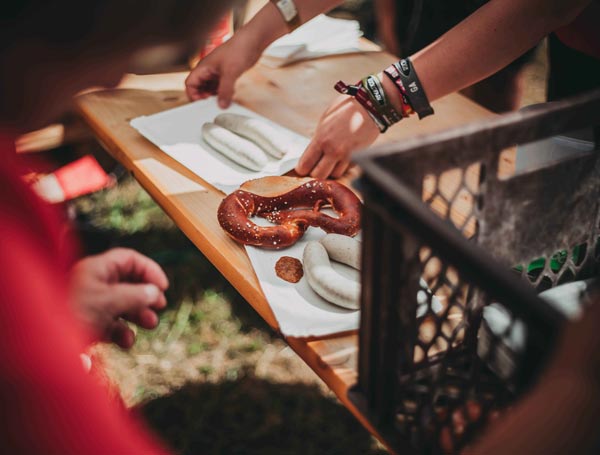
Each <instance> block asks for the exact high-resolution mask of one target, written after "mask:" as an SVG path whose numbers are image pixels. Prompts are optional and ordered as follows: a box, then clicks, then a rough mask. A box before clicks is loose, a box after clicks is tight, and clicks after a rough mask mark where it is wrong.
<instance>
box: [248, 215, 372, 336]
mask: <svg viewBox="0 0 600 455" xmlns="http://www.w3.org/2000/svg"><path fill="white" fill-rule="evenodd" d="M253 221H255V222H256V223H257V224H265V222H264V221H263V220H262V219H255V220H253ZM324 235H325V232H324V231H322V230H321V229H318V228H313V227H311V228H308V230H307V231H306V233H305V234H304V236H303V237H302V238H301V239H300V240H299V241H298V242H297V243H296V244H294V245H292V246H291V247H289V248H286V249H284V250H277V251H275V250H266V249H264V248H257V247H253V246H247V247H246V251H247V252H248V256H249V257H250V262H252V265H253V266H254V271H255V272H256V276H257V277H258V280H259V282H260V286H261V288H262V290H263V292H264V294H265V296H266V297H267V301H268V302H269V305H270V307H271V309H272V310H273V313H274V314H275V318H276V319H277V322H278V323H279V329H280V331H281V333H283V334H284V335H286V336H293V337H310V336H323V335H330V334H332V333H338V332H345V331H348V330H358V324H359V315H360V311H358V310H347V309H345V308H342V307H339V306H336V305H333V304H331V303H329V302H327V301H326V300H324V299H323V298H321V297H320V296H319V295H317V294H316V293H315V291H313V290H312V288H311V287H310V285H309V284H308V281H307V280H306V275H305V276H304V277H302V279H301V280H300V281H299V282H298V283H295V284H294V283H288V282H287V281H284V280H282V279H281V278H279V277H278V276H277V274H276V273H275V263H276V262H277V261H278V260H279V258H281V257H282V256H291V257H294V258H296V259H299V260H300V261H302V253H303V252H304V247H305V246H306V244H307V242H309V241H310V240H319V239H320V238H321V237H323V236H324ZM332 266H333V268H334V269H335V270H336V271H337V272H339V273H340V274H342V275H344V276H346V277H347V278H350V279H353V280H355V281H360V275H359V272H358V271H357V270H354V269H352V268H350V267H348V266H346V265H343V264H339V263H337V262H332Z"/></svg>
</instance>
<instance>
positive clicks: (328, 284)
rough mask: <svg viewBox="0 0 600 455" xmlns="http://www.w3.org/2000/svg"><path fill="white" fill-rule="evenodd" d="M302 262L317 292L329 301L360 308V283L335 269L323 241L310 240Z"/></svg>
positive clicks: (308, 278)
mask: <svg viewBox="0 0 600 455" xmlns="http://www.w3.org/2000/svg"><path fill="white" fill-rule="evenodd" d="M302 262H303V264H304V273H305V275H306V278H307V280H308V284H310V287H311V288H312V289H313V290H314V291H315V292H316V293H317V294H319V295H320V296H321V297H323V298H324V299H325V300H327V301H328V302H331V303H334V304H336V305H339V306H341V307H344V308H348V309H350V310H358V309H359V308H360V283H357V282H356V281H353V280H349V279H348V278H346V277H344V276H342V275H340V274H339V273H337V272H336V271H335V270H333V268H332V267H331V262H330V261H329V256H328V255H327V250H326V249H325V247H324V246H323V245H322V244H321V243H319V242H315V241H311V242H308V243H307V244H306V247H305V248H304V254H303V256H302Z"/></svg>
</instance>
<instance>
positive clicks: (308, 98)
mask: <svg viewBox="0 0 600 455" xmlns="http://www.w3.org/2000/svg"><path fill="white" fill-rule="evenodd" d="M391 61H393V57H392V56H390V55H388V54H385V53H382V52H372V53H364V54H354V55H346V56H337V57H329V58H322V59H318V60H313V61H306V62H301V63H297V64H294V65H291V66H288V67H285V68H280V69H273V68H268V67H266V66H263V65H260V64H259V65H257V66H256V67H255V68H253V69H252V70H251V71H249V72H248V73H246V74H245V75H244V76H243V77H242V78H241V79H240V80H239V82H238V85H237V87H236V98H235V99H236V101H237V102H238V103H240V104H242V105H244V106H246V107H248V108H249V109H251V110H253V111H255V112H258V113H260V114H262V115H264V116H266V117H268V118H271V119H273V120H275V121H277V122H278V123H280V124H282V125H284V126H286V127H288V128H290V129H292V130H295V131H297V132H298V133H301V134H304V135H307V136H311V135H312V133H313V132H314V129H315V126H316V124H317V121H318V119H319V117H320V115H321V113H322V112H323V110H324V109H325V107H326V106H327V105H328V104H329V102H330V101H331V100H332V99H333V98H334V97H335V96H336V93H335V91H334V90H333V89H332V87H333V85H334V83H335V82H336V81H337V80H339V79H343V80H345V81H348V82H352V81H356V80H358V79H359V78H360V77H362V76H364V75H365V74H369V73H372V72H376V71H378V70H380V69H381V68H383V67H385V66H387V65H388V64H389V63H390V62H391ZM185 76H186V73H172V74H162V75H151V76H128V77H127V78H126V79H125V80H124V81H123V83H122V84H121V86H120V87H127V88H119V89H115V90H108V91H102V92H93V93H89V94H85V95H82V96H80V97H78V99H77V107H78V109H79V111H80V113H81V114H82V115H83V117H84V119H85V121H86V122H87V124H88V125H89V127H90V128H91V129H92V131H93V132H94V134H95V135H96V137H97V138H98V139H99V140H100V142H101V143H102V144H103V145H104V147H105V148H106V150H108V151H109V152H110V153H111V154H112V155H113V156H114V157H115V158H116V159H117V160H118V161H120V162H121V163H122V164H123V165H124V166H125V167H127V169H129V170H130V171H131V172H132V173H133V175H134V177H135V178H136V179H137V180H138V181H139V183H140V184H141V185H142V186H143V187H144V188H145V189H146V191H148V192H149V193H150V194H151V195H152V197H153V198H154V199H155V200H156V201H157V203H158V204H160V206H161V207H162V208H163V209H164V210H165V211H166V212H167V213H168V215H169V216H170V217H171V218H172V219H173V220H174V221H175V223H176V224H177V226H179V228H180V229H181V230H182V231H183V232H184V233H185V234H186V235H187V236H188V237H189V238H190V239H191V240H192V242H194V244H195V245H196V246H197V247H198V248H199V249H200V250H201V251H202V253H203V254H204V255H205V256H206V257H207V258H208V259H209V260H210V261H211V262H212V263H213V264H214V265H215V266H216V267H217V268H218V269H219V271H220V272H221V273H222V274H223V275H224V276H225V277H226V278H227V280H229V281H230V282H231V283H232V285H233V286H235V288H236V289H237V290H238V291H239V292H240V294H241V295H242V296H243V297H244V298H245V299H246V300H247V301H248V302H249V303H250V304H251V305H252V306H253V307H254V309H255V310H256V311H257V312H258V313H259V314H260V315H261V317H262V318H263V319H264V320H265V321H266V322H267V323H268V324H269V325H270V326H271V327H273V328H274V329H276V330H277V329H278V326H277V321H276V320H275V317H274V316H273V313H272V311H271V309H270V308H269V305H268V303H267V301H266V299H265V296H264V294H263V293H262V291H261V288H260V285H259V283H258V281H257V278H256V276H255V274H254V271H253V268H252V266H251V264H250V261H249V259H248V256H247V255H246V253H245V250H244V248H243V247H241V246H240V245H238V244H236V243H235V242H233V241H232V240H231V239H230V238H229V237H228V236H227V235H226V234H225V233H224V232H223V230H222V229H221V228H220V227H219V225H218V223H217V218H216V210H217V206H218V204H219V202H220V201H221V199H222V198H223V194H222V193H221V192H220V191H218V190H216V189H215V188H213V187H212V186H210V185H209V184H207V183H206V182H205V181H203V180H202V179H201V178H199V177H198V176H196V175H195V174H193V173H192V172H191V171H189V170H188V169H187V168H185V167H184V166H183V165H181V164H179V163H178V162H177V161H175V160H174V159H172V158H170V157H169V156H167V155H166V154H165V153H163V152H162V151H161V150H160V149H158V148H157V147H156V146H154V145H153V144H152V143H150V142H149V141H147V140H146V139H145V138H143V137H142V136H141V135H140V134H139V133H138V132H137V131H136V130H134V129H133V128H132V127H131V126H130V125H129V121H130V120H131V119H132V118H135V117H137V116H140V115H149V114H154V113H156V112H159V111H163V110H165V109H169V108H172V107H175V106H178V105H181V104H184V103H186V102H187V99H186V97H185V94H184V93H183V92H182V88H183V81H184V79H185ZM434 107H435V111H436V115H435V116H431V117H428V118H426V119H424V120H423V121H419V120H417V119H416V118H411V119H407V120H404V121H403V122H402V124H401V125H400V126H398V127H395V128H392V129H391V130H390V131H389V132H387V133H386V134H384V135H382V136H381V137H380V138H379V141H381V142H384V141H394V140H401V139H402V138H405V137H408V136H412V135H417V134H427V133H430V132H433V131H439V130H441V129H446V128H449V127H453V126H457V125H460V124H464V123H467V122H471V121H474V120H478V119H482V118H484V117H489V116H490V115H492V114H490V113H489V112H488V111H486V110H485V109H483V108H482V107H480V106H478V105H477V104H475V103H473V102H471V101H469V100H468V99H466V98H464V97H463V96H461V95H458V94H455V95H450V96H447V97H445V98H443V99H441V100H439V101H438V102H436V103H434ZM286 341H287V342H288V344H289V345H290V346H291V348H292V349H293V350H294V351H295V352H296V353H297V354H298V355H299V356H300V357H301V358H302V359H304V361H305V362H306V363H307V364H308V365H309V366H310V367H311V368H312V369H313V370H314V371H315V372H316V373H317V374H318V375H319V377H320V378H321V379H322V380H323V381H325V383H326V384H327V385H328V386H329V387H330V388H331V390H333V392H334V393H335V394H336V395H337V397H338V398H339V399H340V401H341V402H342V403H343V404H344V405H345V406H346V407H347V408H348V409H349V410H350V411H351V412H352V413H353V414H354V415H355V416H356V417H357V418H358V420H359V421H360V422H361V423H362V424H363V425H365V427H367V429H369V430H370V431H371V432H372V433H374V434H376V432H374V431H373V428H371V426H370V425H369V424H368V422H367V421H366V419H365V418H364V416H362V415H361V414H360V413H359V412H358V410H357V409H356V408H355V407H354V406H353V404H352V403H351V402H350V401H349V400H348V397H347V390H348V388H349V387H351V386H352V385H353V384H355V382H356V374H357V373H356V361H357V334H356V333H350V334H342V335H338V336H331V337H326V338H319V339H299V338H290V337H286Z"/></svg>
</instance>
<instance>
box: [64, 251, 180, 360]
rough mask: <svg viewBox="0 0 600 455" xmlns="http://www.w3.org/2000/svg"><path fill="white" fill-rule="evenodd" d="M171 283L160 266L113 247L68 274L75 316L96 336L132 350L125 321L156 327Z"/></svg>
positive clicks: (131, 339)
mask: <svg viewBox="0 0 600 455" xmlns="http://www.w3.org/2000/svg"><path fill="white" fill-rule="evenodd" d="M168 285H169V283H168V280H167V277H166V275H165V274H164V272H163V271H162V269H161V268H160V266H159V265H158V264H157V263H156V262H154V261H152V260H151V259H149V258H147V257H146V256H143V255H141V254H140V253H137V252H136V251H133V250H129V249H125V248H115V249H112V250H109V251H107V252H106V253H103V254H100V255H97V256H90V257H87V258H85V259H82V260H81V261H79V262H78V263H77V264H76V265H75V266H74V267H73V269H72V272H71V288H70V291H71V301H72V302H73V305H74V307H75V312H76V314H77V315H78V317H79V318H80V319H81V320H82V321H83V323H84V324H86V326H87V327H88V328H89V329H90V330H92V332H93V333H94V335H96V336H97V337H98V338H99V339H101V340H104V341H113V342H115V343H116V344H118V345H119V346H121V347H122V348H130V347H131V346H132V345H133V342H134V341H135V336H134V333H133V331H132V330H131V329H130V328H129V327H128V326H127V324H126V323H125V321H124V320H127V321H130V322H133V323H135V324H137V325H139V326H140V327H143V328H145V329H152V328H154V327H156V325H157V324H158V315H157V314H156V311H157V310H160V309H162V308H164V307H165V306H166V304H167V301H166V299H165V296H164V293H163V292H164V290H165V289H167V287H168Z"/></svg>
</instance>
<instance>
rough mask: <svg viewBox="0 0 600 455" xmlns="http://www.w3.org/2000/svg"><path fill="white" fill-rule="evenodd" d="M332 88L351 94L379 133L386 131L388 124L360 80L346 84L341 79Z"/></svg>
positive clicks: (343, 93)
mask: <svg viewBox="0 0 600 455" xmlns="http://www.w3.org/2000/svg"><path fill="white" fill-rule="evenodd" d="M334 88H335V90H336V91H338V92H339V93H341V94H342V95H349V96H352V97H353V98H354V99H355V100H356V101H357V102H358V103H359V104H360V105H361V106H362V107H363V108H364V109H365V110H366V111H367V114H369V117H371V119H372V120H373V122H374V123H375V124H376V125H377V128H379V131H380V132H381V133H385V132H386V131H387V128H388V125H387V124H386V123H385V120H384V119H383V118H382V117H381V115H380V114H379V111H378V110H377V107H376V106H375V104H373V102H372V101H371V98H369V94H368V93H367V91H366V90H365V88H364V87H363V86H362V84H361V83H360V82H359V83H358V84H356V85H348V84H346V83H345V82H343V81H338V82H337V83H336V84H335V86H334Z"/></svg>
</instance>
